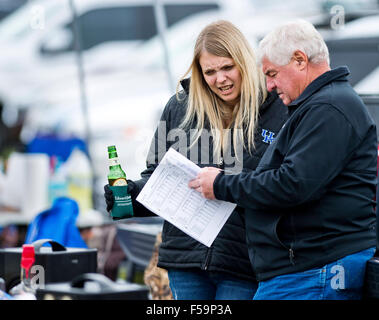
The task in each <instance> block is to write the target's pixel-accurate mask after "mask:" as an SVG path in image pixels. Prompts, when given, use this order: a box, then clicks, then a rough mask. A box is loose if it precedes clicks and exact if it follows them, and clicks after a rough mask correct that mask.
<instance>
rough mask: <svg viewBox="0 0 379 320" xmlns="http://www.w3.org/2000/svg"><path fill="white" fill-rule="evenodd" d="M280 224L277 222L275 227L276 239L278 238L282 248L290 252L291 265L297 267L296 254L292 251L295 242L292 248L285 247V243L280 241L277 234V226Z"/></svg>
mask: <svg viewBox="0 0 379 320" xmlns="http://www.w3.org/2000/svg"><path fill="white" fill-rule="evenodd" d="M278 222H279V220H278V221H276V223H275V226H274V234H275V237H276V239H277V241H278V242H279V243H280V244H281V246H282V247H283V248H285V249H286V250H288V257H289V260H290V263H291V264H292V265H293V266H294V265H295V252H294V251H293V249H292V247H293V242H292V243H291V245H290V247H289V248H288V247H287V246H286V245H284V243H283V242H282V241H280V239H279V237H278V235H277V234H276V226H277V224H278Z"/></svg>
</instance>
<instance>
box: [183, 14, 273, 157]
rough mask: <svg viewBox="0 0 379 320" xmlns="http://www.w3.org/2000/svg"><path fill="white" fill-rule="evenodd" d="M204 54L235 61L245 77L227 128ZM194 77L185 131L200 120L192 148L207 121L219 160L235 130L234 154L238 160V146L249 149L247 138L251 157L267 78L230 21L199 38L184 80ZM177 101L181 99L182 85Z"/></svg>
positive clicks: (208, 28) (211, 26)
mask: <svg viewBox="0 0 379 320" xmlns="http://www.w3.org/2000/svg"><path fill="white" fill-rule="evenodd" d="M203 51H207V52H208V53H210V54H213V55H215V56H219V57H227V58H231V59H233V60H234V62H235V63H236V66H237V68H238V69H239V72H240V74H241V79H242V83H241V93H240V100H239V103H237V105H236V106H235V107H234V109H233V111H232V114H231V121H230V122H229V125H228V126H227V127H226V128H225V125H224V123H225V122H224V121H223V120H225V119H224V114H225V110H226V109H227V108H226V105H225V103H224V101H223V100H222V99H220V98H219V97H218V96H217V95H216V94H215V93H213V92H212V90H211V89H210V88H209V86H208V85H207V83H206V82H205V80H204V77H203V74H202V69H201V66H200V63H199V59H200V56H201V53H202V52H203ZM190 73H191V81H190V88H189V95H188V108H187V112H186V115H185V117H184V120H183V122H182V124H181V128H186V127H187V128H188V127H189V126H190V125H191V124H192V123H193V121H194V120H195V119H196V130H195V132H196V133H195V134H194V135H193V136H192V137H191V141H192V144H191V145H193V144H194V143H196V141H197V140H198V139H199V137H200V136H201V132H202V130H203V129H204V125H205V123H206V121H209V126H210V130H211V134H212V137H213V144H214V157H215V159H220V156H221V151H222V150H225V149H226V148H227V146H228V131H229V130H223V129H229V128H233V144H234V154H235V155H236V156H237V157H238V155H237V152H236V145H237V143H238V142H242V143H243V144H244V145H246V141H245V138H246V137H247V146H248V148H247V150H248V151H249V152H250V153H251V149H252V147H253V148H254V134H255V129H256V123H257V119H258V113H259V106H260V105H261V104H262V102H263V101H264V100H265V99H266V96H267V92H266V89H265V81H264V75H263V73H262V71H261V70H260V68H259V67H258V65H257V63H256V58H255V55H254V52H253V50H252V49H251V47H250V45H249V43H248V41H247V40H246V38H245V37H244V35H243V34H242V33H241V32H240V31H239V30H238V29H237V28H236V27H235V26H234V25H233V24H232V23H230V22H228V21H223V20H221V21H217V22H214V23H211V24H209V25H208V26H206V27H205V28H204V29H203V31H202V32H201V33H200V34H199V36H198V38H197V41H196V44H195V48H194V57H193V60H192V63H191V65H190V68H189V69H188V70H187V72H186V73H185V75H184V76H183V77H182V78H181V80H182V79H184V78H185V77H186V76H187V75H188V74H190ZM179 83H180V82H179ZM177 97H178V99H179V84H178V88H177ZM236 129H240V130H236Z"/></svg>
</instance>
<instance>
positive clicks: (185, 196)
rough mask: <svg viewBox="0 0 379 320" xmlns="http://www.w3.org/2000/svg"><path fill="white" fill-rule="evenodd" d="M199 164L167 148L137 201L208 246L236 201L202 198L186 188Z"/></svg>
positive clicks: (198, 168) (194, 175)
mask: <svg viewBox="0 0 379 320" xmlns="http://www.w3.org/2000/svg"><path fill="white" fill-rule="evenodd" d="M200 170H201V169H200V167H198V166H197V165H196V164H194V163H193V162H192V161H190V160H188V159H187V158H186V157H184V156H183V155H181V154H180V153H179V152H177V151H175V150H174V149H172V148H170V149H169V150H168V151H167V153H166V154H165V156H164V157H163V159H162V161H161V162H160V164H159V165H158V167H157V168H156V169H155V171H154V172H153V174H152V175H151V177H150V178H149V180H148V181H147V183H146V184H145V186H144V187H143V189H142V191H141V192H140V194H139V195H138V197H137V200H138V201H139V202H140V203H141V204H143V205H144V206H145V207H146V208H148V209H149V210H150V211H152V212H154V213H155V214H157V215H159V216H161V217H162V218H163V219H165V220H167V221H168V222H170V223H171V224H173V225H175V226H176V227H177V228H179V229H180V230H182V231H183V232H185V233H187V234H188V235H189V236H191V237H192V238H194V239H196V240H197V241H199V242H201V243H202V244H204V245H206V246H208V247H210V246H211V244H212V243H213V241H214V239H215V238H216V237H217V235H218V233H219V232H220V230H221V228H222V227H223V226H224V224H225V222H226V220H227V219H228V218H229V216H230V215H231V213H232V212H233V210H234V208H235V207H236V204H234V203H230V202H226V201H221V200H208V199H205V198H204V197H203V196H202V195H201V194H200V193H199V192H197V191H196V190H194V189H191V188H189V187H188V183H189V181H190V180H192V179H194V178H196V175H197V174H198V172H199V171H200Z"/></svg>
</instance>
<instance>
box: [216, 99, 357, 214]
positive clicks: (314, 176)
mask: <svg viewBox="0 0 379 320" xmlns="http://www.w3.org/2000/svg"><path fill="white" fill-rule="evenodd" d="M286 129H287V130H288V128H286ZM287 130H285V129H284V128H283V129H282V131H281V132H280V133H279V136H278V137H277V139H276V141H275V142H274V143H273V144H271V145H270V146H269V148H268V149H267V150H266V152H265V154H264V155H263V158H262V160H261V162H260V163H259V165H258V167H257V170H256V171H254V172H251V173H245V172H242V173H241V174H239V175H225V174H219V175H218V176H217V177H216V179H215V181H214V193H215V196H216V198H217V199H220V200H226V201H230V202H234V203H236V204H237V205H239V206H242V207H244V208H251V209H267V208H274V207H276V208H284V207H292V206H296V205H299V204H302V203H305V202H308V201H311V200H317V199H319V198H320V197H321V196H322V195H323V193H324V191H325V188H326V186H327V185H328V184H329V183H330V182H331V181H332V180H333V178H334V177H335V176H337V175H338V174H339V173H340V172H341V170H342V169H343V168H344V166H345V165H346V163H347V162H348V161H349V159H350V158H351V156H352V154H353V152H354V149H355V148H356V147H357V146H358V145H359V144H360V142H361V139H360V138H359V137H358V135H357V134H356V132H355V130H354V128H353V127H352V125H351V124H350V123H349V122H348V121H347V119H346V118H345V117H344V115H343V114H342V113H340V112H339V111H338V110H337V109H335V108H333V107H331V106H328V105H322V106H317V107H316V108H312V109H311V110H309V111H308V112H307V113H306V114H304V115H303V117H302V118H301V119H300V120H299V122H298V123H297V125H296V127H295V128H294V129H293V131H292V133H291V134H290V136H286V134H287V132H288V131H287ZM279 140H281V141H283V140H287V144H288V148H287V149H286V150H287V151H286V153H285V155H284V158H283V160H282V161H281V163H279V164H277V165H276V164H275V163H273V161H272V156H273V152H275V148H276V145H277V142H278V143H281V141H279ZM273 148H274V149H273ZM274 156H275V155H274ZM274 162H275V161H274Z"/></svg>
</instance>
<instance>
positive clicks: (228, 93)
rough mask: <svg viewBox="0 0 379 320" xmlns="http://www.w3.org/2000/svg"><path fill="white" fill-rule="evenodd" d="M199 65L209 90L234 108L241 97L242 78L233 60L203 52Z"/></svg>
mask: <svg viewBox="0 0 379 320" xmlns="http://www.w3.org/2000/svg"><path fill="white" fill-rule="evenodd" d="M199 63H200V66H201V70H202V74H203V77H204V80H205V82H206V83H207V84H208V86H209V88H210V89H211V90H212V91H213V92H214V93H215V94H216V95H217V96H218V97H219V98H220V99H222V100H223V101H225V102H226V103H227V104H228V105H230V106H235V105H236V104H237V103H238V102H239V99H240V95H241V82H242V77H241V73H240V72H239V70H238V68H237V65H236V64H235V62H234V60H233V59H231V58H226V57H218V56H215V55H213V54H211V53H208V52H207V51H203V52H202V53H201V55H200V59H199Z"/></svg>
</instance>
